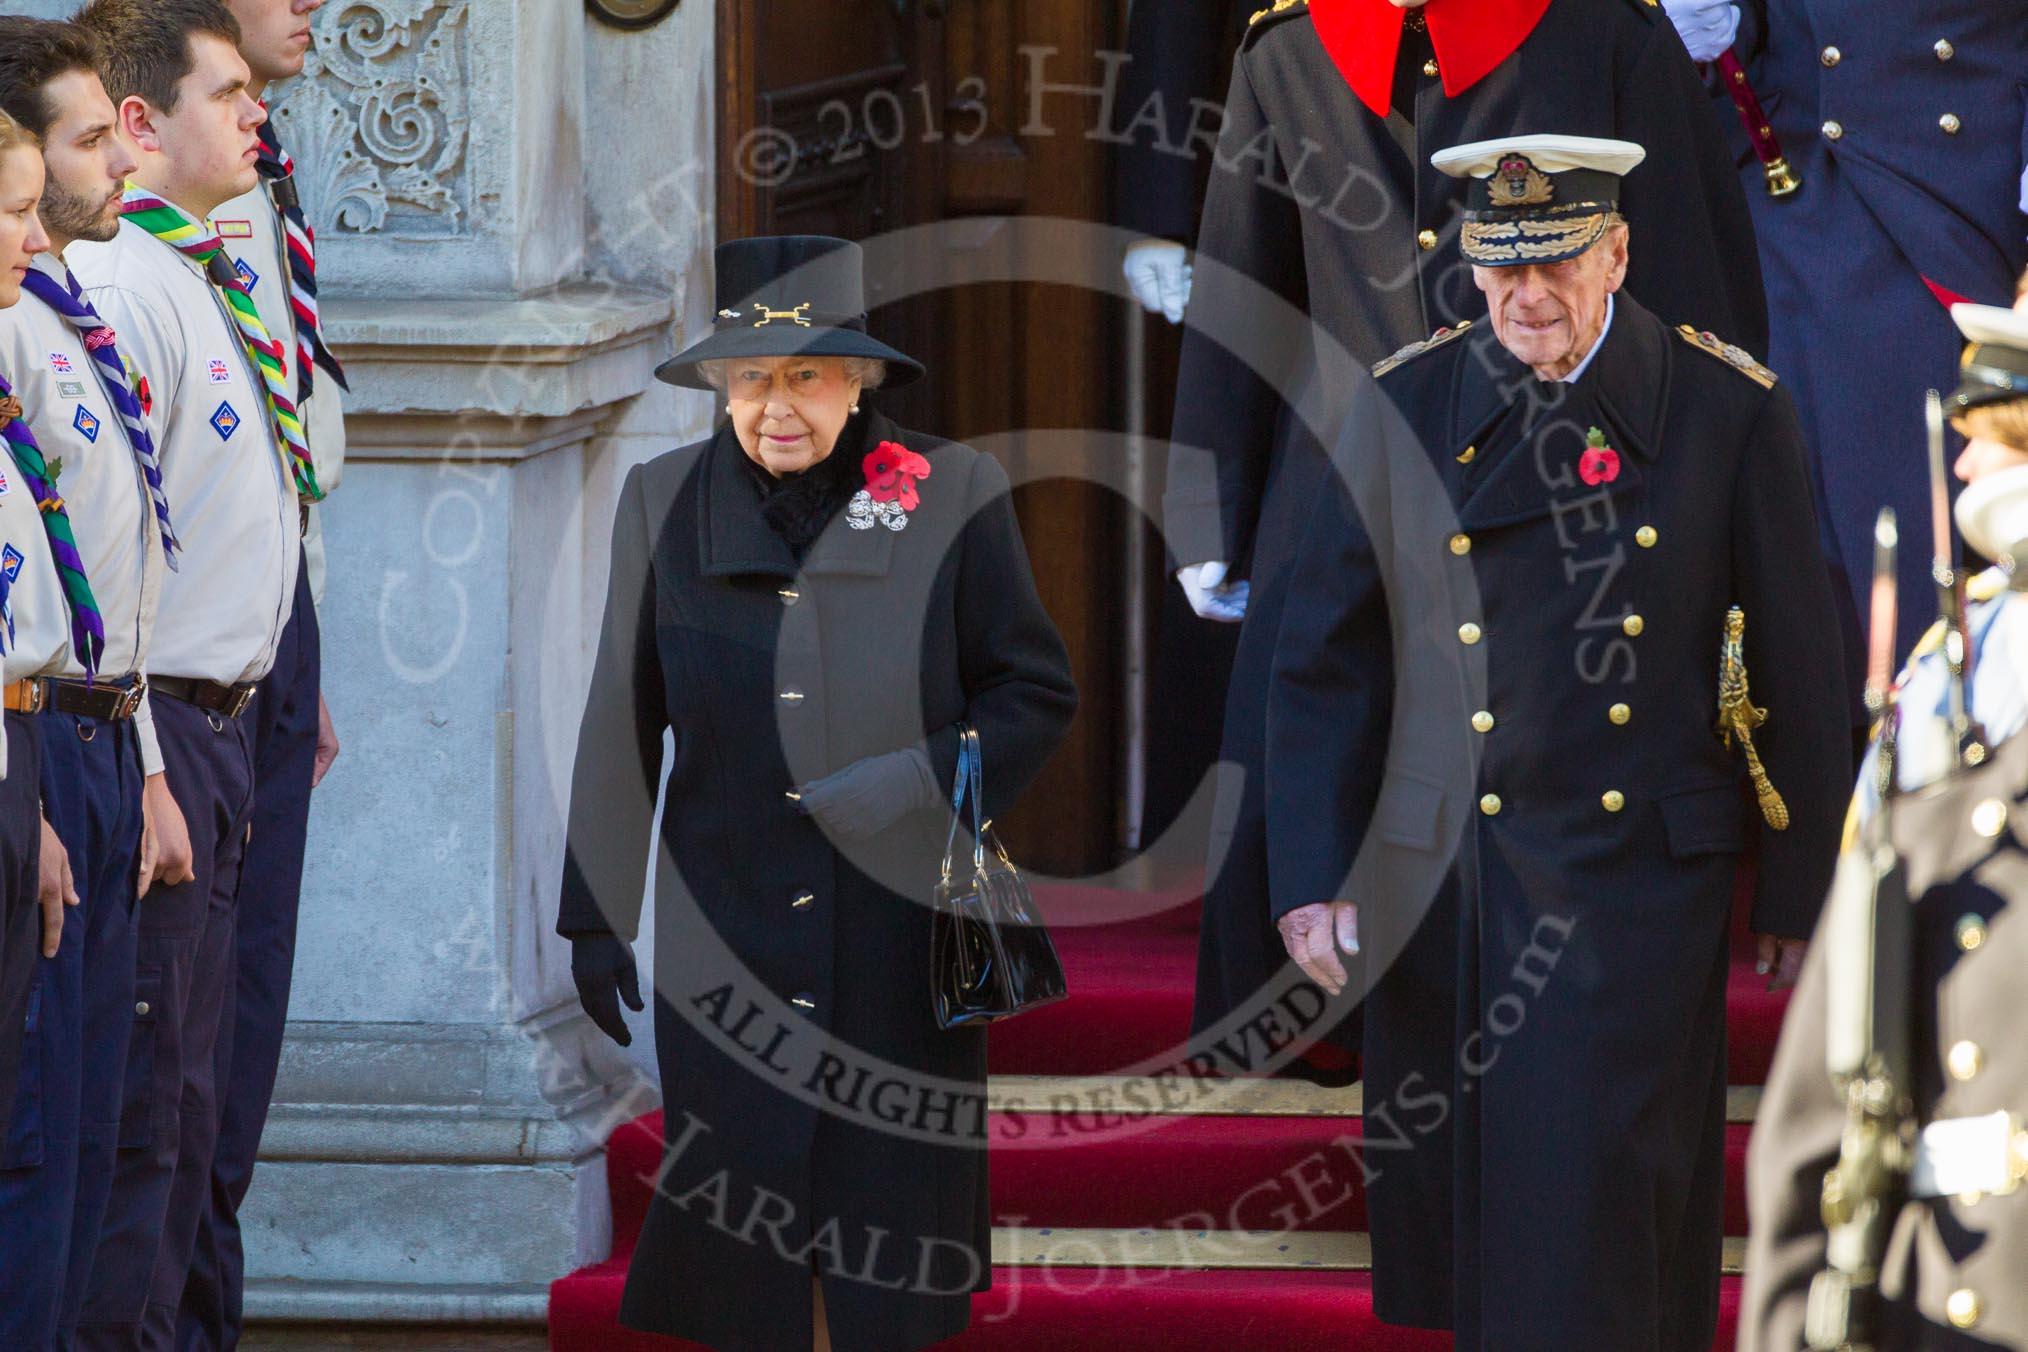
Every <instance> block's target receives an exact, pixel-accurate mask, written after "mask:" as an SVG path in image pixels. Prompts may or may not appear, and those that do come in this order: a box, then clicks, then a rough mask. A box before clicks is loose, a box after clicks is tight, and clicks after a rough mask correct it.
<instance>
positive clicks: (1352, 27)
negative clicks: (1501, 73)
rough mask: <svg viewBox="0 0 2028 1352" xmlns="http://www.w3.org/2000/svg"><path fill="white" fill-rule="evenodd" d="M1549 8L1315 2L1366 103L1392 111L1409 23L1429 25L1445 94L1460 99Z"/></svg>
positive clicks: (1483, 0)
mask: <svg viewBox="0 0 2028 1352" xmlns="http://www.w3.org/2000/svg"><path fill="white" fill-rule="evenodd" d="M1548 9H1549V0H1429V3H1428V4H1427V5H1424V6H1423V7H1422V8H1421V9H1415V10H1404V9H1402V8H1400V7H1399V6H1397V5H1395V4H1394V3H1393V0H1310V22H1311V24H1312V25H1314V26H1315V28H1316V30H1317V37H1318V40H1319V41H1321V42H1322V43H1323V44H1324V50H1325V51H1326V52H1327V53H1329V54H1330V57H1331V62H1332V64H1333V65H1335V66H1337V67H1338V70H1339V73H1340V74H1342V75H1343V76H1344V77H1345V83H1347V84H1349V85H1351V86H1352V92H1353V93H1355V94H1357V95H1358V96H1359V101H1360V102H1361V103H1363V104H1365V105H1366V106H1367V107H1368V108H1369V109H1371V110H1372V112H1373V115H1374V116H1375V117H1386V116H1387V113H1388V110H1389V109H1390V108H1391V107H1392V106H1393V104H1394V63H1395V58H1396V56H1397V55H1398V54H1399V52H1400V51H1401V30H1402V27H1403V25H1405V24H1418V25H1420V26H1426V27H1427V28H1428V29H1429V40H1430V45H1431V46H1433V47H1435V48H1436V59H1437V69H1438V70H1439V71H1441V72H1442V74H1443V82H1444V93H1445V94H1446V95H1448V96H1449V97H1451V98H1456V97H1457V96H1458V95H1460V94H1462V93H1464V92H1465V91H1466V90H1467V89H1470V88H1471V87H1472V86H1473V85H1475V84H1477V83H1478V82H1479V81H1481V80H1483V79H1485V78H1486V77H1487V76H1488V75H1491V74H1492V73H1493V70H1494V68H1495V67H1497V66H1498V65H1499V64H1500V63H1501V62H1503V61H1505V60H1506V59H1507V58H1508V57H1510V56H1512V55H1513V54H1514V52H1515V50H1516V49H1517V48H1519V47H1520V46H1521V44H1522V42H1523V41H1525V40H1526V39H1527V37H1528V35H1529V34H1530V33H1532V32H1534V31H1535V25H1536V24H1538V23H1540V22H1541V21H1542V16H1543V14H1544V13H1545V12H1547V10H1548Z"/></svg>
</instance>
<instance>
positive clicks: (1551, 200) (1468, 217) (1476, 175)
mask: <svg viewBox="0 0 2028 1352" xmlns="http://www.w3.org/2000/svg"><path fill="white" fill-rule="evenodd" d="M1647 153H1648V152H1647V151H1646V150H1644V149H1642V148H1641V147H1640V146H1638V145H1636V144H1634V143H1633V142H1632V141H1608V140H1602V139H1600V138H1598V137H1595V136H1509V137H1506V138H1504V139H1502V140H1498V141H1474V142H1472V143H1471V144H1470V145H1462V146H1453V147H1451V148H1450V149H1449V150H1441V151H1438V152H1437V153H1436V154H1435V155H1433V156H1431V157H1430V163H1431V164H1432V165H1433V166H1435V167H1436V168H1437V169H1439V170H1441V171H1442V172H1444V173H1446V174H1449V175H1450V176H1451V177H1452V178H1464V179H1470V180H1472V183H1471V187H1470V190H1469V192H1468V194H1467V199H1466V202H1465V224H1464V229H1463V231H1462V233H1461V234H1460V235H1459V239H1458V247H1459V250H1460V252H1462V253H1463V254H1464V256H1465V257H1466V259H1468V260H1469V261H1471V262H1473V263H1476V264H1478V265H1479V266H1480V267H1487V268H1510V267H1521V266H1525V265H1527V264H1530V263H1560V262H1562V261H1563V260H1564V259H1566V258H1575V257H1577V256H1578V255H1579V254H1581V253H1583V252H1584V251H1585V250H1587V249H1589V248H1591V246H1592V245H1594V244H1596V243H1598V242H1599V240H1601V239H1602V238H1604V237H1605V232H1606V223H1607V222H1608V221H1610V220H1611V219H1612V213H1613V212H1615V211H1617V210H1619V205H1620V179H1621V178H1623V177H1624V176H1625V175H1627V174H1629V173H1632V172H1633V170H1634V168H1635V167H1636V166H1637V165H1639V164H1640V162H1641V161H1642V160H1643V159H1645V158H1647Z"/></svg>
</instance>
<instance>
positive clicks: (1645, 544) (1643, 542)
mask: <svg viewBox="0 0 2028 1352" xmlns="http://www.w3.org/2000/svg"><path fill="white" fill-rule="evenodd" d="M1661 538H1662V537H1661V536H1660V535H1659V534H1657V533H1656V531H1655V528H1654V527H1653V526H1643V527H1641V528H1640V529H1639V530H1637V531H1635V532H1634V543H1635V544H1637V545H1639V546H1640V547H1641V548H1643V549H1653V548H1654V547H1655V541H1657V540H1659V539H1661Z"/></svg>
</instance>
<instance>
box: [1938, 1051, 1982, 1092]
mask: <svg viewBox="0 0 2028 1352" xmlns="http://www.w3.org/2000/svg"><path fill="white" fill-rule="evenodd" d="M1985 1064H1986V1054H1985V1053H1984V1052H1982V1051H1980V1050H1979V1044H1978V1043H1976V1042H1953V1043H1952V1044H1951V1049H1950V1050H1949V1051H1948V1052H1945V1053H1944V1069H1946V1070H1948V1071H1950V1073H1951V1078H1952V1079H1953V1080H1956V1081H1958V1082H1959V1083H1963V1082H1964V1081H1966V1080H1973V1079H1977V1078H1978V1075H1979V1070H1980V1068H1981V1067H1982V1066H1984V1065H1985Z"/></svg>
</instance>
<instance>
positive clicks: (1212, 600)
mask: <svg viewBox="0 0 2028 1352" xmlns="http://www.w3.org/2000/svg"><path fill="white" fill-rule="evenodd" d="M1229 571H1231V569H1230V567H1229V566H1228V565H1227V564H1224V563H1221V562H1218V561H1213V562H1211V563H1194V564H1192V565H1190V566H1189V567H1188V568H1178V569H1177V570H1176V580H1177V581H1178V582H1180V583H1182V584H1183V595H1185V596H1186V597H1188V598H1190V608H1191V609H1192V610H1194V611H1196V612H1197V614H1198V617H1199V618H1200V619H1206V620H1215V621H1217V622H1218V623H1219V624H1238V623H1239V622H1240V621H1241V620H1243V619H1245V618H1246V598H1247V593H1248V592H1250V591H1251V590H1252V584H1250V583H1246V582H1234V583H1231V584H1229V585H1228V584H1227V583H1226V580H1225V575H1226V573H1228V572H1229Z"/></svg>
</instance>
